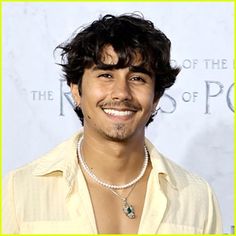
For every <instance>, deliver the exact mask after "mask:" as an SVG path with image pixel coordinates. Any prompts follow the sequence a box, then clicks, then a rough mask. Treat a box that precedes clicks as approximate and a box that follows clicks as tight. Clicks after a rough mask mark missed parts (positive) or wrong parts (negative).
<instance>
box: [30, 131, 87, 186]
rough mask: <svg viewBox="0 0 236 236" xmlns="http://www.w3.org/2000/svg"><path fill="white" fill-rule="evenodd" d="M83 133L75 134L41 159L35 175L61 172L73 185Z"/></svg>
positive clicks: (34, 171)
mask: <svg viewBox="0 0 236 236" xmlns="http://www.w3.org/2000/svg"><path fill="white" fill-rule="evenodd" d="M82 135H83V134H82V132H80V133H77V134H75V135H73V136H72V137H71V138H70V139H69V140H67V141H65V142H63V143H61V144H60V145H58V146H57V147H56V148H54V149H53V150H52V151H50V152H49V153H47V154H46V155H44V156H43V157H42V158H41V159H39V161H38V163H37V165H36V168H35V169H34V170H33V175H35V176H44V175H47V174H50V173H52V172H61V173H62V175H63V177H65V179H66V180H67V182H68V184H69V186H70V187H72V185H73V183H74V180H75V176H76V174H77V171H78V160H77V144H78V140H79V139H80V137H81V136H82Z"/></svg>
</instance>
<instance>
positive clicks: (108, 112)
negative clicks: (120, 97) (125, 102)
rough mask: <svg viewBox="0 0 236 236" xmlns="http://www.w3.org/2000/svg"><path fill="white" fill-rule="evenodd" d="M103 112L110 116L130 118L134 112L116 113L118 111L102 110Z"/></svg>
mask: <svg viewBox="0 0 236 236" xmlns="http://www.w3.org/2000/svg"><path fill="white" fill-rule="evenodd" d="M103 111H104V112H105V113H106V114H108V115H111V116H130V115H132V114H133V113H134V112H133V111H127V110H126V111H118V110H114V109H103Z"/></svg>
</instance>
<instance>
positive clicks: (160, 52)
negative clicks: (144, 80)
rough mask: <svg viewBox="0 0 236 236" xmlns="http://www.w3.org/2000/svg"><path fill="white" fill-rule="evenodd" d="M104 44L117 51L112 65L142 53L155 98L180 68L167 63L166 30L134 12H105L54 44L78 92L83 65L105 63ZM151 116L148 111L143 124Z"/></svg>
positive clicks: (126, 62)
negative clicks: (107, 13) (59, 50)
mask: <svg viewBox="0 0 236 236" xmlns="http://www.w3.org/2000/svg"><path fill="white" fill-rule="evenodd" d="M107 45H111V46H112V47H113V49H114V51H115V52H116V53H117V55H118V62H117V64H116V65H115V69H118V68H125V67H129V66H131V65H132V63H133V62H134V60H135V58H136V57H137V53H138V54H139V55H140V56H141V58H142V65H144V66H145V67H146V68H148V69H149V70H150V72H151V73H152V74H153V75H154V78H155V99H159V98H160V97H161V96H162V95H163V93H164V91H165V89H166V88H169V87H170V86H172V85H173V84H174V82H175V79H176V76H177V74H178V73H179V71H180V69H179V68H177V67H175V68H172V67H171V65H170V47H171V42H170V40H169V39H168V38H167V37H166V36H165V34H164V33H163V32H161V31H160V30H159V29H157V28H155V27H154V24H153V23H152V22H151V21H149V20H145V19H144V18H143V16H140V15H137V14H125V15H120V16H114V15H105V16H103V17H100V18H99V19H98V20H96V21H94V22H93V23H92V24H90V25H89V26H87V27H85V28H83V29H82V30H81V31H80V32H79V33H77V34H76V35H75V36H74V37H73V38H72V39H70V40H69V41H67V42H65V43H63V44H61V45H59V46H58V47H57V48H56V49H61V50H62V51H61V54H60V55H61V59H62V63H61V64H60V65H61V66H62V68H63V72H64V76H65V78H66V81H67V84H68V85H70V84H71V83H73V84H77V85H78V87H79V92H80V94H81V82H82V76H83V73H84V69H85V68H91V67H92V66H93V65H94V64H96V65H103V66H104V64H103V62H102V56H103V55H102V52H103V49H104V47H105V46H107ZM75 111H76V113H77V115H78V116H79V118H80V120H81V122H82V125H83V113H82V111H81V109H80V108H79V107H76V108H75ZM154 116H155V114H152V115H151V117H150V119H149V120H148V122H147V124H146V126H147V125H148V124H149V123H150V122H152V121H153V117H154Z"/></svg>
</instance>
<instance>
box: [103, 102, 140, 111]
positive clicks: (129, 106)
mask: <svg viewBox="0 0 236 236" xmlns="http://www.w3.org/2000/svg"><path fill="white" fill-rule="evenodd" d="M98 106H99V107H102V108H119V107H120V108H127V109H131V110H140V109H141V106H140V105H139V104H136V103H133V102H130V101H127V100H124V101H112V100H111V101H102V102H99V103H98Z"/></svg>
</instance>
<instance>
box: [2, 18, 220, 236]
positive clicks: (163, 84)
mask: <svg viewBox="0 0 236 236" xmlns="http://www.w3.org/2000/svg"><path fill="white" fill-rule="evenodd" d="M57 49H61V50H62V52H61V55H62V64H61V65H62V67H63V70H64V73H65V77H66V79H67V83H68V85H69V86H70V88H71V92H72V95H73V98H74V101H75V104H76V109H75V110H76V112H77V114H78V116H79V118H80V120H81V122H82V124H83V126H84V127H83V131H82V132H80V133H79V134H76V135H75V136H73V137H72V138H71V139H70V140H68V141H66V142H64V143H62V144H61V145H59V146H58V147H56V148H55V149H54V150H53V151H51V152H49V153H48V154H46V155H45V156H43V157H42V158H41V159H39V160H36V161H34V162H32V163H31V164H29V165H27V166H25V167H22V168H20V169H18V170H16V171H13V172H12V173H10V174H9V176H8V177H7V180H6V181H5V184H6V187H4V190H3V233H12V234H13V233H16V234H17V233H20V234H23V233H29V234H34V233H37V234H98V233H99V234H123V233H126V234H137V233H138V234H216V233H222V228H221V219H220V213H219V209H218V205H217V202H216V199H215V196H214V194H213V193H212V191H211V188H210V187H209V185H208V184H207V183H206V182H205V181H204V180H202V179H201V178H199V177H197V176H195V175H193V174H190V173H189V172H187V171H185V170H183V169H182V168H181V167H179V166H178V165H176V164H174V163H173V162H172V161H170V160H168V159H166V158H165V157H163V156H162V155H161V154H160V153H159V152H158V151H157V150H156V149H155V148H154V146H153V145H152V144H151V143H150V141H148V140H147V139H145V126H147V125H148V124H149V123H150V122H151V121H152V120H153V117H154V115H155V113H156V107H157V104H158V101H159V99H160V97H161V96H162V95H163V93H164V91H165V89H166V88H168V87H170V86H171V85H172V84H173V83H174V81H175V78H176V76H177V74H178V72H179V69H178V68H172V67H171V65H170V41H169V39H168V38H167V37H166V36H165V35H164V34H163V33H162V32H161V31H160V30H158V29H156V28H154V25H153V23H152V22H150V21H147V20H144V19H143V18H142V17H140V16H137V15H121V16H117V17H116V16H112V15H106V16H104V17H102V18H100V19H99V20H97V21H95V22H93V23H92V24H91V25H89V26H88V27H86V28H84V29H83V30H82V31H80V32H79V33H78V34H77V35H76V36H75V37H74V38H73V39H72V40H70V41H69V42H67V43H64V44H62V45H60V46H59V47H58V48H57Z"/></svg>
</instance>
